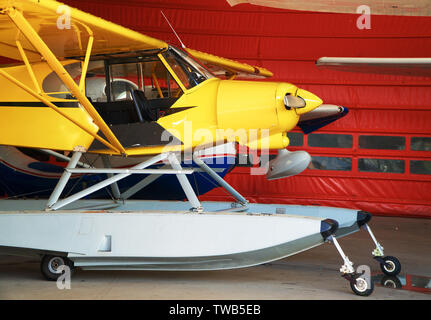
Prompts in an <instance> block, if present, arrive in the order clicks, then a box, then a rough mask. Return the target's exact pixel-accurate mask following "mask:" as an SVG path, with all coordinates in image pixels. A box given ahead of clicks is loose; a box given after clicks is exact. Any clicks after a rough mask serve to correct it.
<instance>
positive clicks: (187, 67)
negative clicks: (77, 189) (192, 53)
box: [163, 47, 214, 89]
mask: <svg viewBox="0 0 431 320" xmlns="http://www.w3.org/2000/svg"><path fill="white" fill-rule="evenodd" d="M163 57H164V58H165V60H166V62H167V63H168V64H169V66H170V67H171V68H172V70H173V71H174V72H175V74H176V75H177V76H178V78H179V79H180V80H181V82H182V83H183V85H184V86H185V87H186V88H187V89H190V88H193V87H194V86H196V85H198V84H199V83H201V82H203V81H205V80H207V79H210V78H214V75H212V74H211V72H209V71H208V70H207V69H205V67H203V66H202V65H200V64H199V63H198V62H196V61H195V60H193V59H192V58H190V57H189V56H188V55H187V54H186V53H184V52H182V51H181V50H178V49H176V48H174V47H170V48H169V49H168V51H166V52H164V53H163Z"/></svg>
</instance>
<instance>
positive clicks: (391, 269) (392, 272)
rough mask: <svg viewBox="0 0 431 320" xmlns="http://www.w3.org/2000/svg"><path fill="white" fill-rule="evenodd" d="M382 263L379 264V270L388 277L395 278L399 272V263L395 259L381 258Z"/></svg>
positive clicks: (389, 257)
mask: <svg viewBox="0 0 431 320" xmlns="http://www.w3.org/2000/svg"><path fill="white" fill-rule="evenodd" d="M383 261H384V263H380V269H382V272H383V273H384V274H386V275H388V276H396V275H398V274H399V273H400V271H401V263H400V262H399V261H398V259H397V258H395V257H391V256H387V257H384V258H383Z"/></svg>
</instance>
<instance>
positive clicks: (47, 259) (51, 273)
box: [40, 255, 73, 281]
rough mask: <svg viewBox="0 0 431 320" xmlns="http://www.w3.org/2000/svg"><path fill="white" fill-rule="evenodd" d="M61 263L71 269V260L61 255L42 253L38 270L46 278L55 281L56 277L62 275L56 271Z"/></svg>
mask: <svg viewBox="0 0 431 320" xmlns="http://www.w3.org/2000/svg"><path fill="white" fill-rule="evenodd" d="M61 265H65V266H67V267H69V268H70V270H71V271H72V270H73V262H72V261H71V260H70V259H68V258H66V257H61V256H53V255H44V256H43V257H42V261H41V262H40V271H41V272H42V275H43V276H44V277H45V279H46V280H49V281H57V279H58V278H59V277H60V276H61V275H62V272H57V271H56V270H57V268H58V267H60V266H61Z"/></svg>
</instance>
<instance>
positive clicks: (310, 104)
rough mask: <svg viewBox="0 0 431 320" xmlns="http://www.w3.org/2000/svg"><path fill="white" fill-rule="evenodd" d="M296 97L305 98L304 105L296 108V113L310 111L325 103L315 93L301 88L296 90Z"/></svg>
mask: <svg viewBox="0 0 431 320" xmlns="http://www.w3.org/2000/svg"><path fill="white" fill-rule="evenodd" d="M296 97H297V98H300V99H302V100H304V102H305V106H304V107H302V108H295V111H296V114H298V115H301V114H304V113H307V112H310V111H312V110H314V109H316V108H317V107H318V106H320V105H321V104H322V103H323V101H322V99H320V98H319V97H318V96H316V95H315V94H314V93H311V92H309V91H307V90H304V89H300V88H298V90H297V91H296Z"/></svg>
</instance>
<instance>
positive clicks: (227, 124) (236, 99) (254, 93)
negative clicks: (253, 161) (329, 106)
mask: <svg viewBox="0 0 431 320" xmlns="http://www.w3.org/2000/svg"><path fill="white" fill-rule="evenodd" d="M287 94H290V95H293V96H299V97H301V98H302V99H304V101H305V107H302V108H289V107H286V106H285V103H284V97H285V96H286V95H287ZM321 104H322V100H321V99H320V98H318V97H317V96H316V95H314V94H312V93H311V92H308V91H306V90H303V89H299V88H297V87H296V86H294V85H292V84H290V83H276V82H252V81H238V80H236V81H232V80H223V81H220V84H219V87H218V94H217V127H218V128H219V129H220V130H222V131H223V130H224V132H223V134H224V135H225V137H226V139H227V140H229V141H237V142H239V143H240V144H244V145H247V146H248V147H249V148H251V149H261V148H268V149H283V148H285V147H287V146H288V144H289V139H288V138H287V136H286V132H288V131H290V130H292V129H293V128H294V127H295V126H296V125H297V123H298V121H299V117H300V115H301V114H304V113H307V112H309V111H311V110H314V109H315V108H317V107H318V106H319V105H321Z"/></svg>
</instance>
